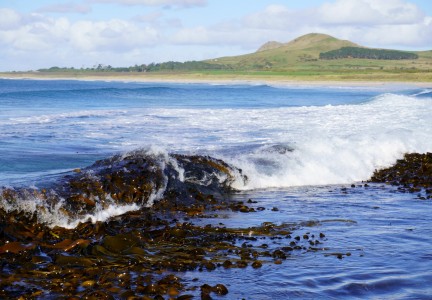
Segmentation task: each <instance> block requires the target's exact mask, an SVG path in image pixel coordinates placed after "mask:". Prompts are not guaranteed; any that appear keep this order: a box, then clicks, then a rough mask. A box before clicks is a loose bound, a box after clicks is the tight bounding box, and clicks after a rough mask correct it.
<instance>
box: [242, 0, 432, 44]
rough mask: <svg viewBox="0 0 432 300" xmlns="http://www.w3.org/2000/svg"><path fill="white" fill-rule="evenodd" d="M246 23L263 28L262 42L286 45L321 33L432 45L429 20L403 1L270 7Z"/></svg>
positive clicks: (343, 0)
mask: <svg viewBox="0 0 432 300" xmlns="http://www.w3.org/2000/svg"><path fill="white" fill-rule="evenodd" d="M243 24H244V26H245V27H247V28H249V29H254V30H255V31H257V30H258V29H261V30H262V34H261V37H262V38H263V39H262V42H265V41H268V40H270V39H276V40H279V41H281V42H285V41H288V40H290V39H292V38H295V37H297V36H299V35H301V34H305V33H309V32H322V33H327V34H330V35H333V36H335V37H338V38H343V39H349V40H352V41H354V42H357V43H360V44H365V45H369V46H377V47H386V46H388V47H392V46H398V47H399V46H402V47H403V46H408V47H431V44H432V34H430V33H431V31H432V24H431V22H430V17H428V16H426V15H425V14H424V13H423V12H422V11H421V10H420V9H419V8H418V7H417V6H416V5H414V4H412V3H409V2H407V1H404V0H336V1H328V2H326V3H324V4H322V5H321V6H318V7H315V8H309V9H303V10H295V11H294V10H291V9H289V7H287V6H280V5H270V6H268V7H267V8H265V9H264V10H262V11H260V12H257V13H254V14H250V15H248V16H245V17H244V19H243ZM267 35H269V37H266V36H267ZM270 37H272V38H270ZM278 37H279V38H278Z"/></svg>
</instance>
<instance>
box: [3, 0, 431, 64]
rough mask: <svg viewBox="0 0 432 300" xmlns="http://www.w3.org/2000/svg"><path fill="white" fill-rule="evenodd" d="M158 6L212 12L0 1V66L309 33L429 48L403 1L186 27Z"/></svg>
mask: <svg viewBox="0 0 432 300" xmlns="http://www.w3.org/2000/svg"><path fill="white" fill-rule="evenodd" d="M96 3H98V4H97V5H102V3H111V4H116V5H123V6H124V7H125V8H127V7H130V6H131V5H133V6H134V7H135V6H138V5H141V6H144V7H147V8H148V9H147V10H136V13H135V14H134V15H133V16H132V17H130V16H129V17H127V18H125V17H123V18H122V17H121V16H116V17H111V18H105V19H101V18H100V17H99V18H92V15H93V13H94V11H95V7H92V6H91V5H96ZM166 6H170V7H177V8H182V9H189V8H198V7H199V12H197V13H203V14H204V13H207V14H208V13H212V11H211V5H210V3H208V2H207V1H205V0H159V1H157V0H88V1H87V2H85V4H76V3H72V2H68V3H64V4H56V5H51V6H45V7H42V8H40V9H38V10H36V11H35V12H33V13H23V12H20V11H18V10H14V9H10V8H1V7H0V16H1V18H0V55H1V56H2V57H3V60H4V62H5V63H4V65H3V66H0V68H2V69H3V70H12V69H20V68H24V66H25V64H24V62H26V64H27V66H30V68H40V67H49V66H53V65H60V66H70V65H72V66H78V67H80V66H82V65H89V64H91V65H92V64H94V63H107V64H111V65H115V66H122V65H130V64H134V63H138V64H140V63H150V62H153V61H156V62H157V61H166V60H184V59H190V60H192V59H204V58H212V57H217V56H223V55H235V54H241V53H246V52H248V51H254V50H255V49H257V48H258V47H259V46H260V45H261V44H263V43H265V42H267V41H269V40H277V41H280V42H287V41H289V40H291V39H293V38H296V37H298V36H300V35H302V34H306V33H310V32H320V33H327V34H330V35H333V36H335V37H338V38H341V39H348V40H351V41H353V42H355V43H358V44H362V45H365V46H371V47H380V48H386V47H387V48H405V49H427V48H431V49H432V17H431V16H428V15H426V14H425V13H424V12H423V11H421V9H420V8H419V7H417V6H416V5H414V4H412V3H410V2H409V1H407V0H335V1H325V2H323V3H322V4H321V5H320V6H315V7H308V8H303V9H292V8H290V7H289V6H288V5H287V4H272V5H268V6H267V7H264V8H263V9H261V10H259V11H256V12H254V13H250V14H244V15H242V12H241V11H240V10H239V13H238V16H237V17H235V18H231V19H224V16H220V17H218V19H217V21H213V22H207V23H204V21H202V22H201V23H199V24H198V25H194V26H192V25H189V26H184V25H183V24H190V22H189V23H188V22H186V21H187V20H186V19H182V11H183V10H178V11H175V14H172V15H168V13H167V11H166V10H164V8H166ZM149 8H150V10H149ZM71 14H73V16H74V17H73V18H72V17H71ZM173 15H174V16H173ZM185 15H187V14H185ZM188 16H189V17H190V15H188ZM191 49H193V51H191ZM203 56H204V57H203ZM206 56H207V57H206ZM29 61H30V63H29Z"/></svg>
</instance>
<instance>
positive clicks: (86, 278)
mask: <svg viewBox="0 0 432 300" xmlns="http://www.w3.org/2000/svg"><path fill="white" fill-rule="evenodd" d="M239 176H240V177H239ZM235 178H237V179H238V178H240V179H241V180H247V179H246V178H245V177H244V176H243V177H242V175H241V171H240V170H236V169H234V168H232V167H230V166H229V165H227V164H225V163H224V162H222V161H220V160H217V159H213V158H210V157H203V156H183V155H173V156H168V157H166V156H165V157H157V156H146V155H142V154H130V155H128V156H124V157H120V156H117V157H113V158H111V159H107V160H102V161H98V162H96V163H95V164H94V165H92V166H90V167H88V168H84V169H76V170H74V172H73V173H72V174H70V175H67V176H65V177H64V178H61V179H60V180H59V182H58V183H57V184H54V185H51V186H49V187H47V188H44V189H31V190H30V189H29V190H25V189H17V190H15V189H11V188H9V189H6V188H4V189H3V190H2V191H1V194H0V201H1V203H2V206H1V207H0V229H1V230H0V258H1V263H0V264H1V268H2V272H1V274H0V298H5V299H13V298H17V299H18V298H20V299H59V298H62V299H192V298H194V297H195V298H201V299H212V298H219V297H229V283H226V282H223V279H221V282H220V283H217V284H215V283H212V285H209V284H207V283H206V282H205V275H203V276H199V277H200V278H196V280H195V279H194V280H192V281H191V280H189V281H186V280H184V279H182V274H183V272H186V271H194V272H197V273H199V274H205V272H217V271H218V269H242V270H244V271H245V272H248V271H249V272H250V271H252V270H254V269H260V268H262V267H263V265H265V264H282V263H283V262H284V261H286V260H287V259H288V258H289V257H290V256H291V255H303V254H304V253H306V252H316V251H321V250H323V249H324V248H322V247H321V244H322V243H325V240H326V238H325V235H324V234H323V233H320V232H315V233H312V232H310V230H312V229H313V228H311V227H313V226H308V232H307V233H296V232H297V231H301V230H302V228H303V227H304V226H303V225H302V224H292V223H283V224H273V223H271V222H264V223H262V224H261V225H259V226H254V227H247V228H230V227H226V226H225V225H224V224H222V223H218V224H219V225H215V224H207V225H195V224H194V223H195V221H199V220H201V222H198V223H200V224H202V220H205V219H209V218H217V216H218V214H219V213H221V212H233V213H259V212H260V211H261V210H260V209H259V208H263V209H267V210H269V211H270V210H271V208H264V207H263V206H262V205H263V204H262V203H261V204H260V203H257V201H253V200H252V199H249V200H246V201H234V200H232V199H231V198H230V195H232V194H233V193H234V192H235V191H233V190H232V189H231V188H230V183H231V182H232V181H233V180H235ZM34 199H38V201H37V205H36V206H35V207H34V210H33V211H29V210H25V209H23V208H20V206H17V205H14V204H17V202H19V201H25V200H28V201H33V202H34ZM113 203H114V204H117V205H121V204H130V203H135V204H138V205H139V207H140V208H139V209H137V210H135V211H132V212H128V213H126V214H123V215H120V216H116V217H112V218H110V219H108V220H107V221H104V222H101V221H98V222H90V221H84V222H81V223H79V224H78V225H77V226H76V227H74V228H73V229H66V228H63V227H59V226H53V225H52V224H47V223H44V222H41V220H40V216H41V214H42V212H43V213H45V214H50V213H54V212H55V210H59V211H60V213H61V214H62V215H63V216H64V217H65V218H66V217H69V218H74V217H75V218H76V217H79V216H82V215H86V214H91V213H94V212H96V211H97V210H98V209H101V207H102V208H103V207H104V206H109V205H112V204H113ZM316 225H318V223H316ZM304 235H307V237H308V238H302V239H300V238H299V236H304ZM274 241H277V242H276V243H275V242H274ZM226 295H228V296H226Z"/></svg>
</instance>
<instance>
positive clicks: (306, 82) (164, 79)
mask: <svg viewBox="0 0 432 300" xmlns="http://www.w3.org/2000/svg"><path fill="white" fill-rule="evenodd" d="M324 77H325V76H324ZM0 79H10V80H13V79H22V80H76V81H105V82H131V83H173V84H217V85H236V84H249V85H276V86H281V87H298V86H315V87H319V86H327V87H378V88H379V87H391V86H395V87H401V86H403V87H407V88H409V87H424V88H427V87H432V82H428V81H409V80H402V81H400V80H397V81H386V80H382V81H376V80H344V79H333V80H330V79H328V78H323V79H322V78H316V77H309V78H307V79H299V78H294V77H289V76H279V75H263V76H259V75H208V74H181V73H178V74H147V73H145V74H138V75H137V74H135V73H134V74H112V73H111V74H106V73H105V74H97V75H95V74H88V75H82V74H56V75H52V74H46V73H41V74H40V73H1V72H0Z"/></svg>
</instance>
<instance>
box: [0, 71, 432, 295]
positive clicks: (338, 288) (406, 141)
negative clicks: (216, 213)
mask: <svg viewBox="0 0 432 300" xmlns="http://www.w3.org/2000/svg"><path fill="white" fill-rule="evenodd" d="M430 124H432V95H431V89H424V88H416V87H407V86H390V85H384V86H375V87H369V88H367V87H347V86H341V87H325V86H277V85H275V86H270V85H264V84H263V85H250V84H232V85H226V84H225V85H209V84H168V83H122V82H98V81H94V82H93V81H92V82H90V81H67V80H61V81H35V80H7V79H0V150H1V156H0V186H36V187H38V186H40V185H42V183H44V182H46V181H49V180H55V179H56V178H58V177H59V176H61V175H63V174H65V173H68V172H70V171H71V170H72V169H74V168H80V167H85V166H87V165H90V164H92V163H93V162H94V161H95V160H97V159H101V158H106V157H109V156H111V155H113V154H116V153H124V152H127V151H131V150H136V149H143V150H142V151H147V152H158V153H160V152H176V153H192V154H209V155H212V156H215V157H218V158H222V159H224V160H225V161H227V162H229V163H231V164H233V165H235V166H237V167H239V168H241V169H242V170H243V171H244V173H245V174H246V175H247V176H248V178H249V179H250V180H249V182H248V183H247V184H246V185H245V184H243V183H242V182H236V183H234V187H235V188H237V189H239V190H241V193H239V194H238V195H236V196H235V197H237V198H238V200H242V201H243V200H244V199H249V198H253V199H254V200H256V201H258V204H257V205H262V206H266V207H273V206H276V207H278V208H279V211H276V212H275V211H271V210H266V211H264V212H262V213H255V214H244V215H242V214H240V215H239V214H234V213H232V214H229V213H228V215H226V216H222V219H223V220H222V222H224V223H226V224H227V225H229V226H231V227H233V226H254V225H257V224H260V223H261V222H264V221H273V222H275V223H282V222H289V223H295V224H300V223H301V222H309V221H313V222H314V224H316V225H315V227H317V228H318V230H319V231H323V232H325V233H326V236H327V239H328V240H327V241H326V243H325V245H324V246H325V247H326V248H328V249H326V250H324V251H319V252H314V253H311V252H307V253H299V254H297V255H293V256H292V257H290V258H289V259H288V260H287V261H285V262H284V263H283V264H282V265H273V264H267V265H264V267H263V268H261V269H257V270H255V269H250V270H247V272H245V271H244V270H241V269H235V270H219V269H218V270H217V271H214V272H211V273H199V274H197V273H196V272H191V273H187V274H186V275H185V276H186V277H188V276H189V277H190V279H192V278H194V277H197V276H199V277H202V276H205V277H206V282H208V283H211V282H212V281H214V282H215V283H221V281H223V282H224V283H225V284H226V285H227V286H228V288H229V290H230V294H229V298H227V299H242V298H247V299H289V298H290V299H293V298H294V299H305V298H306V299H320V298H330V299H347V298H362V299H364V298H368V299H432V288H431V287H430V282H431V279H432V272H431V271H430V270H432V250H431V247H430V246H431V245H432V229H431V226H430V224H431V221H432V213H431V203H432V202H430V201H421V200H419V199H417V197H416V195H412V194H401V193H397V192H396V191H395V189H394V188H392V187H388V186H381V185H372V186H371V187H369V188H364V187H361V188H360V187H356V188H350V186H351V184H352V183H355V184H356V185H359V184H361V181H362V180H367V179H368V178H369V177H370V175H371V174H372V172H373V171H374V170H375V169H376V168H381V167H385V166H389V165H391V164H393V163H394V162H395V161H396V159H398V158H401V157H402V155H403V153H406V152H427V151H429V152H431V151H432V126H431V125H430ZM345 186H346V187H348V192H347V193H346V192H344V191H343V190H342V188H343V187H345ZM213 221H214V222H220V221H221V220H219V219H216V220H210V221H209V220H202V222H203V223H206V222H213ZM308 230H315V229H310V228H305V229H304V231H305V232H306V231H308ZM335 252H341V253H347V252H350V253H351V256H346V257H344V258H343V259H338V258H336V257H335V256H334V255H331V254H332V253H335ZM183 277H184V276H183Z"/></svg>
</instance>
